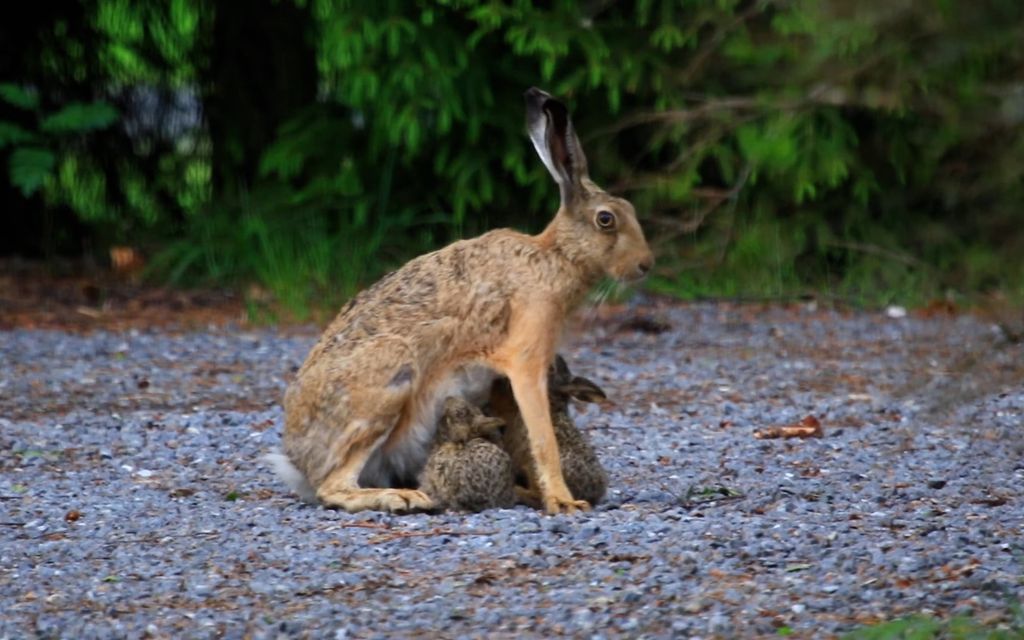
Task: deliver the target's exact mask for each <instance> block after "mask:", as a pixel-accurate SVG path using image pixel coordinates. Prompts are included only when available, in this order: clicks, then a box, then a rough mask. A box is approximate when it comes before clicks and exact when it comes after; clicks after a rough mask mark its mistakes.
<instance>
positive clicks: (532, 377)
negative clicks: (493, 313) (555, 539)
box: [508, 363, 590, 513]
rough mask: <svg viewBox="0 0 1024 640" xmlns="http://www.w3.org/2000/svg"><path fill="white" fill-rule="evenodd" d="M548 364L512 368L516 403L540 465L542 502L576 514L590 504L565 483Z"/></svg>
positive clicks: (557, 510) (550, 508)
mask: <svg viewBox="0 0 1024 640" xmlns="http://www.w3.org/2000/svg"><path fill="white" fill-rule="evenodd" d="M546 374H547V364H546V363H544V364H543V366H542V368H541V370H540V373H539V374H538V373H537V372H535V371H525V370H515V369H513V370H510V371H509V372H508V378H509V381H510V382H511V383H512V393H513V395H515V398H516V404H518V405H519V411H520V412H521V413H522V414H523V422H525V423H526V433H527V435H528V436H529V438H530V452H531V453H532V454H533V459H534V461H535V462H536V464H537V484H538V485H539V486H538V487H537V488H538V489H540V497H541V502H542V503H543V505H544V510H545V511H547V512H548V513H573V512H575V511H587V510H588V509H590V503H588V502H587V501H585V500H576V499H574V498H573V497H572V494H571V493H570V492H569V488H568V487H567V486H566V485H565V479H564V478H563V477H562V464H561V457H560V456H559V454H558V441H557V440H556V439H555V429H554V427H553V426H552V424H551V410H550V404H549V402H548V393H547V375H546Z"/></svg>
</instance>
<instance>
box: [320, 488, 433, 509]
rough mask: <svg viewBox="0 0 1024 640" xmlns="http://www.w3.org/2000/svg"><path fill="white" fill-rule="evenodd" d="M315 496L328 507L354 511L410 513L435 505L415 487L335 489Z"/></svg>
mask: <svg viewBox="0 0 1024 640" xmlns="http://www.w3.org/2000/svg"><path fill="white" fill-rule="evenodd" d="M317 497H318V498H319V499H320V502H322V503H323V504H324V505H326V506H328V507H337V508H339V509H344V510H345V511H348V512H349V513H355V512H356V511H390V512H391V513H411V512H414V511H432V510H434V509H436V508H437V505H436V504H435V503H434V501H433V500H431V499H430V496H428V495H427V494H425V493H423V492H422V491H417V490H415V489H361V488H355V489H335V490H333V491H328V492H319V493H318V494H317Z"/></svg>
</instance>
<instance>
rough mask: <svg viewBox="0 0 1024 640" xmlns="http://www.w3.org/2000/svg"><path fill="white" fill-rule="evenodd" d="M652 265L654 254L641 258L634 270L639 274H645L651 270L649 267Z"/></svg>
mask: <svg viewBox="0 0 1024 640" xmlns="http://www.w3.org/2000/svg"><path fill="white" fill-rule="evenodd" d="M653 266H654V256H648V257H647V258H644V259H643V260H641V261H640V263H639V264H637V265H636V270H637V271H639V272H640V275H641V276H646V275H647V273H648V272H649V271H650V270H651V267H653Z"/></svg>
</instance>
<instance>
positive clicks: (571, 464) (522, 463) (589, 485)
mask: <svg viewBox="0 0 1024 640" xmlns="http://www.w3.org/2000/svg"><path fill="white" fill-rule="evenodd" d="M548 397H549V398H550V402H551V420H552V423H553V425H554V428H555V441H556V442H557V443H558V453H559V458H560V459H561V465H562V477H563V478H564V479H565V484H566V486H567V487H569V491H570V493H572V496H573V497H574V498H576V499H578V500H586V501H587V502H589V503H590V504H595V503H597V502H598V501H600V500H601V499H602V498H604V494H605V491H607V490H608V474H607V473H606V472H605V470H604V467H603V466H601V461H600V460H598V458H597V452H595V451H594V446H593V445H592V444H591V443H590V439H589V438H587V436H586V435H585V434H584V433H583V432H582V431H580V430H579V428H578V427H577V426H576V424H575V423H574V422H573V419H572V416H571V415H570V414H569V400H570V399H571V398H575V399H576V400H581V401H583V402H600V401H602V400H604V399H605V398H606V396H605V393H604V391H602V390H601V388H600V387H598V386H597V385H596V384H594V383H593V382H591V381H590V380H587V379H586V378H581V377H579V376H574V375H572V373H571V372H570V371H569V366H568V365H567V364H566V362H565V359H563V358H562V356H561V355H558V356H555V363H554V364H553V365H551V369H550V372H549V374H548ZM489 410H490V412H491V413H493V414H494V415H495V416H496V417H498V418H500V419H501V420H502V422H504V423H505V433H504V436H503V438H502V446H503V447H504V449H505V451H507V452H508V454H509V456H511V458H512V466H513V468H514V469H515V474H516V476H517V478H522V479H523V480H524V481H525V488H524V487H519V486H517V487H516V492H517V496H518V500H519V502H522V503H524V504H528V505H537V504H538V503H539V502H540V495H539V491H538V486H539V485H538V480H537V467H536V465H534V463H533V458H532V456H531V455H530V442H529V438H528V434H527V430H526V425H525V424H523V418H522V416H521V415H520V413H519V409H518V407H517V406H516V402H515V398H513V397H512V389H511V387H510V386H509V383H508V380H507V379H505V378H500V379H498V380H495V381H494V388H493V391H492V393H491V398H490V408H489Z"/></svg>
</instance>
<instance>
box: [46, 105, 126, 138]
mask: <svg viewBox="0 0 1024 640" xmlns="http://www.w3.org/2000/svg"><path fill="white" fill-rule="evenodd" d="M117 115H118V114H117V110H116V109H114V107H112V106H110V105H109V104H107V103H105V102H93V103H91V104H83V103H80V102H72V103H71V104H69V105H67V106H65V107H64V108H63V109H61V110H60V111H58V112H57V113H54V114H51V115H49V116H47V117H46V118H44V119H43V122H42V124H41V125H40V126H41V128H42V130H43V131H47V132H50V133H83V132H86V131H93V130H96V129H105V128H106V127H109V126H110V125H112V124H114V122H116V121H117Z"/></svg>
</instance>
